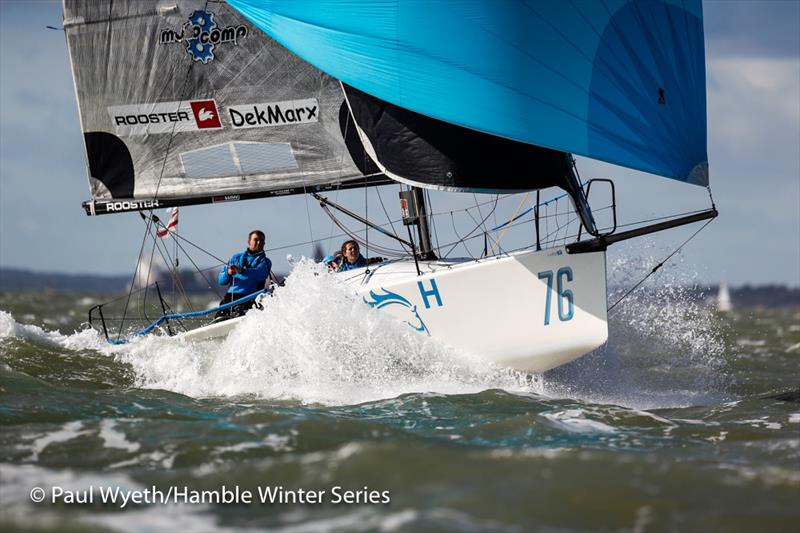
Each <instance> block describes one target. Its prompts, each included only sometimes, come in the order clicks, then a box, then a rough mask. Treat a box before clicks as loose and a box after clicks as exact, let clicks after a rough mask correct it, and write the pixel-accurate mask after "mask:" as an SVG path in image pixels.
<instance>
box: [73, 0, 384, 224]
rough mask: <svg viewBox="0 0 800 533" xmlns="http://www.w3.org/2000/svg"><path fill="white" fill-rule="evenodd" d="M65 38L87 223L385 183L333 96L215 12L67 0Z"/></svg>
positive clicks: (262, 40)
mask: <svg viewBox="0 0 800 533" xmlns="http://www.w3.org/2000/svg"><path fill="white" fill-rule="evenodd" d="M64 27H65V31H66V36H67V42H68V47H69V52H70V58H71V62H72V70H73V75H74V78H75V90H76V93H77V98H78V103H79V112H80V119H81V127H82V130H83V132H84V139H85V144H86V152H87V166H88V168H89V174H90V178H89V182H90V192H91V201H89V202H87V203H85V204H84V205H85V207H86V209H87V212H89V213H90V214H100V213H106V212H118V211H128V210H136V209H143V208H153V207H166V206H171V205H185V204H193V203H204V202H211V201H226V200H238V199H242V198H248V197H258V196H267V195H278V194H289V193H293V192H303V191H313V190H321V189H325V188H331V187H348V186H363V185H369V184H378V183H386V182H389V180H388V179H386V178H385V177H384V176H381V175H379V174H375V173H370V171H373V172H374V171H376V169H375V168H374V166H373V167H369V168H366V167H364V166H363V165H361V164H359V165H357V164H356V163H355V162H354V161H353V156H351V152H352V153H354V154H355V155H356V156H358V150H359V148H360V145H359V144H358V143H353V142H350V143H346V142H345V138H346V137H348V136H352V134H348V135H343V132H345V133H348V132H347V128H348V123H349V122H350V118H349V114H348V113H347V109H346V106H345V99H344V95H343V92H342V88H341V85H340V83H339V82H338V81H337V80H335V79H333V78H331V77H330V76H329V75H327V74H325V73H323V72H321V71H320V70H318V69H316V68H314V67H312V66H311V65H310V64H308V63H306V62H305V61H303V60H301V59H300V58H298V57H297V56H295V55H294V54H293V53H291V52H289V51H288V50H286V49H285V48H284V47H283V46H281V45H279V44H278V43H276V42H275V41H273V40H272V39H271V38H269V37H267V36H266V35H264V34H263V33H262V32H261V31H260V30H258V29H256V28H254V27H253V26H252V25H251V24H250V23H249V22H248V21H247V20H245V19H244V18H243V17H242V16H241V15H239V13H238V12H236V11H235V10H234V9H232V8H231V7H230V6H228V5H226V4H224V3H216V2H215V3H209V2H198V1H193V2H192V1H178V2H159V3H157V2H155V1H152V2H141V1H112V0H65V2H64ZM348 144H350V149H348ZM362 157H363V156H362ZM359 166H361V167H362V168H365V170H366V171H367V176H366V177H365V173H364V172H362V171H361V170H360V169H359Z"/></svg>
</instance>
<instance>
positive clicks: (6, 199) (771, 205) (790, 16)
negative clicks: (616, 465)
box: [0, 0, 800, 286]
mask: <svg viewBox="0 0 800 533" xmlns="http://www.w3.org/2000/svg"><path fill="white" fill-rule="evenodd" d="M704 11H705V31H706V62H707V70H708V126H709V128H708V132H709V139H708V148H709V165H710V172H711V185H712V189H713V193H714V199H715V200H716V203H717V207H718V208H719V210H720V213H721V215H720V217H719V218H718V219H717V220H716V221H715V222H714V223H712V224H711V226H710V227H709V228H708V229H707V230H705V231H704V232H703V233H701V234H700V235H699V236H698V237H697V238H696V239H695V240H694V241H692V242H691V243H690V244H689V245H688V246H687V247H686V248H685V250H684V253H683V260H682V262H681V267H680V268H683V269H689V270H691V271H693V272H696V275H697V278H698V279H700V280H702V281H706V282H710V283H716V282H720V281H727V282H729V283H731V284H734V285H741V284H744V283H755V284H764V283H784V284H789V285H793V286H797V285H800V2H798V1H795V0H786V1H783V0H775V1H769V0H759V1H753V2H744V1H735V0H723V1H707V2H705V3H704ZM61 24H62V20H61V2H47V1H30V0H28V1H24V2H23V1H9V0H0V266H2V267H14V268H32V269H34V270H37V271H50V272H54V271H55V272H70V273H77V272H91V273H106V274H121V273H130V272H132V269H133V267H134V265H135V261H136V257H137V254H138V251H139V245H140V243H141V239H142V230H143V227H142V224H141V221H140V220H139V217H138V216H137V215H135V214H125V215H117V216H102V217H96V218H93V217H87V216H86V215H85V214H84V212H83V210H82V209H81V207H80V203H81V202H82V201H83V200H86V199H87V198H88V187H87V182H86V169H85V166H84V155H83V143H82V135H81V132H80V129H79V125H78V113H77V104H76V102H75V95H74V92H73V86H72V78H71V74H70V71H69V62H68V59H67V51H66V43H65V40H64V35H63V32H61V31H54V30H48V29H45V26H47V25H51V26H57V27H60V26H61ZM579 163H580V171H581V176H582V178H584V179H586V178H590V177H611V178H614V179H615V181H616V183H617V188H618V203H619V204H620V217H621V218H622V219H623V220H627V221H630V220H637V219H642V218H647V217H649V216H656V215H664V214H669V213H676V212H680V211H685V210H689V209H696V208H704V207H706V206H707V204H708V196H707V193H706V191H705V189H702V188H699V187H694V186H688V185H685V184H681V183H676V182H673V181H671V180H667V179H662V178H657V177H653V176H647V175H644V174H642V173H639V172H635V171H629V170H625V169H621V168H619V167H614V166H611V165H607V164H603V163H598V162H594V161H588V160H586V159H580V160H579ZM396 194H397V193H396V191H395V190H394V189H392V190H391V191H390V192H387V193H386V196H384V199H385V200H386V201H387V202H388V205H387V208H388V209H390V210H395V209H396ZM363 196H364V193H363V191H362V192H354V193H350V194H342V195H341V196H340V199H341V200H345V201H347V200H348V199H350V200H353V199H363ZM434 200H435V202H437V203H436V205H435V208H437V207H438V208H439V210H441V209H442V207H441V206H442V205H445V206H447V205H449V203H448V202H450V201H451V200H449V199H443V198H441V197H440V196H438V195H437V196H436V197H435V198H434ZM470 201H472V200H471V195H470ZM362 203H363V200H362ZM307 206H308V207H309V214H310V215H307V214H306V213H307V211H306V208H307ZM515 206H516V205H514V206H512V207H515ZM370 209H375V210H377V209H379V207H370ZM371 212H373V213H374V211H371ZM309 216H310V218H311V222H312V224H311V226H312V229H309V223H308V218H309ZM253 227H262V228H264V229H265V230H266V231H267V234H268V248H269V247H273V246H281V245H285V244H289V243H294V242H303V241H307V240H309V238H310V237H312V236H313V237H317V238H319V237H320V236H323V235H324V236H328V235H330V234H331V231H332V230H331V227H330V222H329V221H328V220H327V219H326V218H324V217H323V216H322V215H321V214H320V210H319V209H318V208H316V204H315V203H313V202H308V203H307V202H306V200H305V199H304V198H303V197H292V198H281V199H274V200H266V201H265V200H260V201H259V200H257V201H249V202H239V203H233V204H228V205H216V206H213V207H212V206H198V207H194V208H186V209H182V212H181V231H182V233H183V234H184V235H186V236H187V237H189V238H191V239H192V240H193V241H195V242H197V243H199V244H201V245H202V246H204V247H208V248H209V249H211V250H212V251H214V252H215V253H216V254H218V255H219V256H223V257H228V256H230V254H231V253H233V252H234V251H237V250H239V249H241V248H243V245H244V240H245V234H246V232H247V231H248V230H249V229H251V228H253ZM466 229H467V230H468V229H470V228H466ZM692 231H694V228H684V229H678V230H674V231H671V232H665V233H664V234H660V235H658V236H656V237H653V238H652V239H651V240H649V241H648V243H649V245H650V246H655V250H656V255H658V253H661V251H662V250H663V251H667V252H668V251H669V250H670V247H672V246H674V245H676V244H679V243H680V242H681V241H682V240H683V239H685V238H686V237H688V236H689V235H690V234H691V233H692ZM338 242H339V239H334V240H332V241H331V242H330V243H325V244H326V248H328V249H330V248H332V247H335V246H336V244H338ZM654 243H655V244H654ZM631 246H635V245H631V244H629V245H627V246H626V247H625V248H624V249H623V248H622V247H620V250H621V251H618V252H615V253H617V254H620V253H632V254H635V250H634V251H630V250H631ZM290 251H291V252H292V253H294V254H296V255H301V254H304V253H305V254H309V253H310V251H311V248H310V247H309V246H308V245H303V246H298V247H296V248H295V249H292V250H290ZM285 253H286V251H284V250H281V251H275V252H273V253H272V254H271V255H272V257H273V260H274V262H275V264H276V267H278V268H279V269H285V266H286V262H285V259H284V256H285ZM200 261H201V263H202V264H203V265H211V264H212V261H211V260H210V259H200ZM643 268H647V266H646V265H643Z"/></svg>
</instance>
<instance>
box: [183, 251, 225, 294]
mask: <svg viewBox="0 0 800 533" xmlns="http://www.w3.org/2000/svg"><path fill="white" fill-rule="evenodd" d="M175 244H176V245H177V246H178V248H180V250H181V251H182V252H183V253H184V255H186V258H187V259H189V262H190V263H192V266H193V267H194V269H195V270H196V271H197V273H198V274H200V275H201V276H202V277H203V280H204V281H205V282H206V286H207V287H208V288H209V289H211V290H212V291H214V293H215V294H216V295H217V297H218V298H222V295H221V294H220V292H219V285H218V284H216V283H212V282H211V280H209V279H208V278H207V277H206V275H205V273H204V272H205V271H206V270H211V269H212V268H217V267H215V266H214V267H209V268H207V269H205V270H201V269H200V267H199V266H197V263H195V262H194V259H192V256H191V255H189V254H188V253H186V250H184V249H183V246H181V245H180V243H179V242H178V241H177V239H176V240H175Z"/></svg>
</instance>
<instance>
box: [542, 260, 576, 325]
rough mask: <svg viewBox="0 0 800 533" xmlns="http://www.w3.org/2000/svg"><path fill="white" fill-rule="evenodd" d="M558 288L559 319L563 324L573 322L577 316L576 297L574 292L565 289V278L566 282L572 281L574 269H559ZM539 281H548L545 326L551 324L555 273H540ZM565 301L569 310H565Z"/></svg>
mask: <svg viewBox="0 0 800 533" xmlns="http://www.w3.org/2000/svg"><path fill="white" fill-rule="evenodd" d="M555 278H556V288H557V292H558V319H559V320H560V321H562V322H566V321H567V320H571V319H572V317H573V316H574V315H575V305H574V297H573V295H572V291H571V290H569V289H565V288H564V283H565V278H566V281H572V269H571V268H570V267H562V268H559V269H558V272H556V275H555ZM539 279H546V280H547V298H546V299H545V303H544V325H545V326H547V325H549V324H550V301H551V299H552V294H553V271H552V270H546V271H544V272H539ZM564 301H566V302H567V309H566V311H565V310H564Z"/></svg>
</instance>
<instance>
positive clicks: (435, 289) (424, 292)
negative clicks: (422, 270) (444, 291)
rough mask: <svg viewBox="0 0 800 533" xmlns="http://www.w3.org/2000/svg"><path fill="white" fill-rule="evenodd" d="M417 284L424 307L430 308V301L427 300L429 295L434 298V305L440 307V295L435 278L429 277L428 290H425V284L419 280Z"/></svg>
mask: <svg viewBox="0 0 800 533" xmlns="http://www.w3.org/2000/svg"><path fill="white" fill-rule="evenodd" d="M417 286H418V287H419V293H420V294H421V295H422V301H423V302H425V309H430V308H431V303H430V301H428V297H429V296H434V297H435V298H436V305H438V306H439V307H442V297H441V296H440V295H439V288H438V287H437V286H436V280H435V279H431V288H430V290H425V285H423V283H422V282H421V281H418V282H417Z"/></svg>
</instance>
